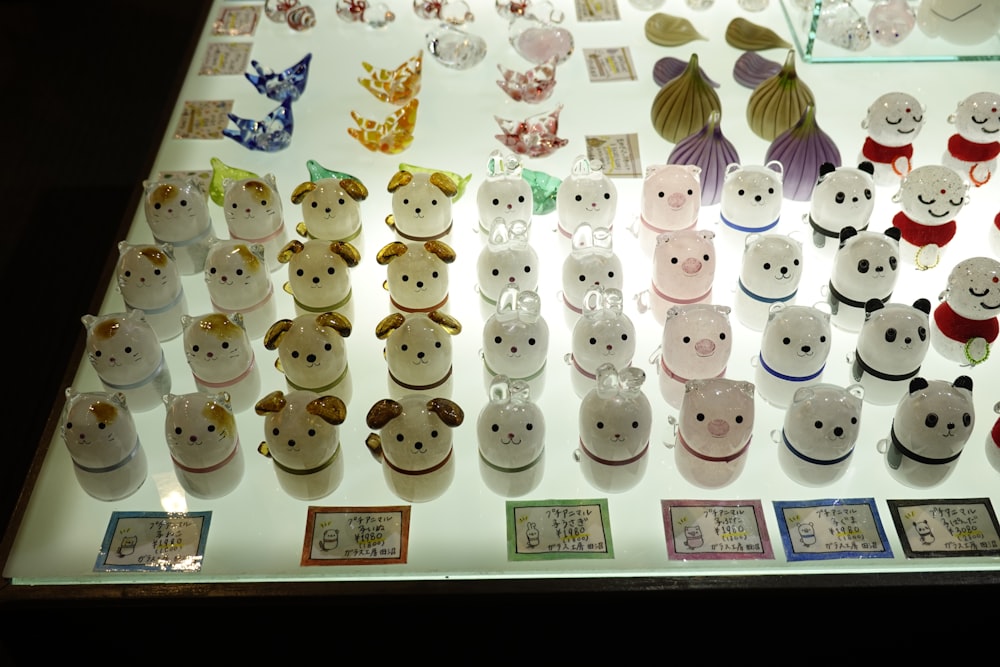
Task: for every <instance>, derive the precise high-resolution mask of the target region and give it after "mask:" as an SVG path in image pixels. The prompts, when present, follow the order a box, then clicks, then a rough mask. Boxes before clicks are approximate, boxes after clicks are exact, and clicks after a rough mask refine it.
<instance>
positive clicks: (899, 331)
mask: <svg viewBox="0 0 1000 667" xmlns="http://www.w3.org/2000/svg"><path fill="white" fill-rule="evenodd" d="M930 314H931V302H930V301H929V300H928V299H917V300H916V301H914V302H913V304H912V305H911V304H906V303H895V302H892V303H882V301H881V300H879V299H869V300H868V302H867V303H866V304H865V321H864V324H862V325H861V331H859V332H858V339H857V345H856V347H855V348H854V353H853V354H852V355H850V356H848V361H849V362H850V363H851V377H852V378H853V379H854V381H855V382H858V383H860V385H861V386H862V387H863V388H864V390H865V396H864V399H865V402H867V403H871V404H873V405H896V404H897V403H898V402H899V399H901V398H902V397H903V394H904V393H906V386H907V384H908V383H909V381H910V379H911V378H913V377H915V376H916V375H917V373H919V372H920V366H921V364H923V363H924V359H925V358H926V357H927V351H928V350H930V347H931V339H930V328H931V325H930Z"/></svg>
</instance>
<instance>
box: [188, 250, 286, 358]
mask: <svg viewBox="0 0 1000 667" xmlns="http://www.w3.org/2000/svg"><path fill="white" fill-rule="evenodd" d="M205 285H206V287H207V288H208V297H209V299H210V300H211V302H212V310H214V311H215V312H217V313H222V314H223V315H229V316H233V315H235V314H237V313H239V314H240V316H241V317H242V318H243V325H244V326H245V327H246V330H247V335H248V336H250V338H251V339H252V340H256V339H258V338H260V337H261V336H263V335H264V332H265V331H267V328H268V327H269V326H271V323H272V322H274V319H275V317H276V316H277V303H276V299H275V298H274V288H273V287H272V285H271V274H270V271H268V267H267V261H266V260H265V259H264V246H262V245H261V244H259V243H249V244H248V243H244V242H242V241H234V240H232V239H224V240H222V239H220V240H218V241H216V242H215V243H213V244H212V247H211V248H209V251H208V257H206V258H205Z"/></svg>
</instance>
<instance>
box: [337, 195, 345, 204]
mask: <svg viewBox="0 0 1000 667" xmlns="http://www.w3.org/2000/svg"><path fill="white" fill-rule="evenodd" d="M337 203H338V204H340V205H341V206H343V205H344V198H343V197H340V198H339V199H337Z"/></svg>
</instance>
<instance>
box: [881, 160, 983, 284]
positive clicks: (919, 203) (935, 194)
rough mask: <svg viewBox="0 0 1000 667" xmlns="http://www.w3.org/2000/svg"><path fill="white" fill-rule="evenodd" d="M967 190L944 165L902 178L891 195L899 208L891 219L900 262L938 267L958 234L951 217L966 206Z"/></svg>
mask: <svg viewBox="0 0 1000 667" xmlns="http://www.w3.org/2000/svg"><path fill="white" fill-rule="evenodd" d="M968 191H969V184H968V182H966V181H965V180H964V179H963V178H962V177H961V176H960V175H959V174H958V172H956V171H955V170H954V169H952V168H951V167H946V166H944V165H937V164H929V165H922V166H920V167H917V168H916V169H914V170H913V171H911V172H910V173H909V174H907V175H906V177H904V178H903V180H902V181H901V182H900V184H899V190H898V191H897V192H896V194H894V195H893V196H892V201H894V202H896V203H898V204H899V205H900V207H901V208H902V210H901V211H899V212H898V213H897V214H896V215H895V216H893V218H892V226H893V227H895V228H897V229H899V232H900V239H899V257H900V259H901V260H903V261H906V262H909V263H910V264H914V265H915V266H916V267H917V269H919V270H921V271H924V270H926V269H932V268H934V267H935V266H937V265H938V262H940V261H941V253H942V252H943V250H944V247H945V246H946V245H948V243H949V242H950V241H951V240H952V239H953V238H954V237H955V233H956V232H957V231H958V225H957V224H956V222H955V217H956V216H957V215H958V213H959V211H961V210H962V208H963V207H964V206H965V205H966V204H968V203H969V198H968Z"/></svg>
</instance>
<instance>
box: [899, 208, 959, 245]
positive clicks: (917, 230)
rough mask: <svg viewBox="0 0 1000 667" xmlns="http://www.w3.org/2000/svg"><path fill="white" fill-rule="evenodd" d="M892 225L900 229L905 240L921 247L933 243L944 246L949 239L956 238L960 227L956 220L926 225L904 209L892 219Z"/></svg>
mask: <svg viewBox="0 0 1000 667" xmlns="http://www.w3.org/2000/svg"><path fill="white" fill-rule="evenodd" d="M892 226H893V227H895V228H896V229H898V230H899V231H900V235H901V236H902V238H903V240H904V241H907V242H909V243H912V244H913V245H915V246H917V247H920V248H922V247H924V246H925V245H929V244H931V243H933V244H934V245H936V246H938V247H944V245H945V244H946V243H948V241H951V240H952V239H953V238H955V232H956V231H957V229H958V225H956V224H955V221H954V220H950V221H948V222H946V223H944V224H943V225H924V224H921V223H919V222H915V221H914V220H911V219H910V216H908V215H906V213H903V212H902V211H900V212H899V213H897V214H896V215H895V217H894V218H893V219H892Z"/></svg>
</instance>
